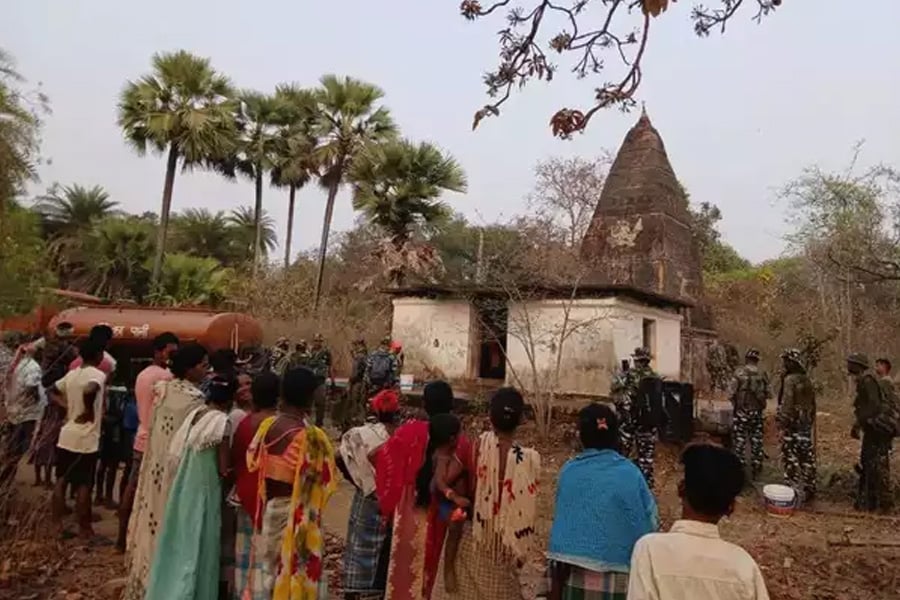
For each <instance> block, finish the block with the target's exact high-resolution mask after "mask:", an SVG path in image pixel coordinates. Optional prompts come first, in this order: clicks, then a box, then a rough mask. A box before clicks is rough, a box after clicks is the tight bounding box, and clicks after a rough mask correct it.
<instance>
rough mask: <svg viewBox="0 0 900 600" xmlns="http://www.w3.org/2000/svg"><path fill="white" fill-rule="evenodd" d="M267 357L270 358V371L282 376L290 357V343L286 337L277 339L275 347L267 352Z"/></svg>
mask: <svg viewBox="0 0 900 600" xmlns="http://www.w3.org/2000/svg"><path fill="white" fill-rule="evenodd" d="M269 355H270V356H271V366H272V371H274V372H275V373H278V374H279V375H281V374H283V373H284V370H285V368H286V367H287V362H288V359H289V358H290V356H291V343H290V341H289V340H288V339H287V338H286V337H280V338H278V341H277V342H275V345H274V346H272V349H271V350H270V351H269Z"/></svg>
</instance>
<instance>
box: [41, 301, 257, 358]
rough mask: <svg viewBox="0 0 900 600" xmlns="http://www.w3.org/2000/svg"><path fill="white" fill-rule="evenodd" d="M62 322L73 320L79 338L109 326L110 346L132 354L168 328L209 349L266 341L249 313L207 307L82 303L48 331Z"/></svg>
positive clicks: (59, 317) (64, 313)
mask: <svg viewBox="0 0 900 600" xmlns="http://www.w3.org/2000/svg"><path fill="white" fill-rule="evenodd" d="M63 322H68V323H71V324H72V326H73V327H74V328H75V336H76V337H79V338H81V337H84V336H87V335H88V333H89V332H90V330H91V327H93V326H94V325H100V324H104V325H109V326H110V327H112V330H113V340H112V343H111V345H110V349H111V350H115V349H117V348H120V349H123V350H128V351H129V352H130V353H143V352H142V351H146V350H149V348H150V343H151V341H152V340H153V338H154V337H156V336H157V335H159V334H160V333H165V332H166V331H170V332H172V333H174V334H175V335H177V336H178V339H180V340H181V341H182V342H197V343H200V344H202V345H203V346H205V347H206V349H207V350H209V351H213V350H218V349H221V348H233V349H235V350H240V349H242V348H247V347H253V346H258V345H260V344H262V341H263V332H262V326H261V325H260V323H259V321H257V320H256V319H254V318H253V317H251V316H250V315H247V314H243V313H233V312H214V311H212V310H209V309H204V308H152V307H140V306H79V307H76V308H69V309H66V310H64V311H62V312H60V313H59V314H57V315H56V316H54V317H53V319H51V320H50V323H49V325H48V330H51V331H52V330H53V329H54V328H55V327H56V325H57V324H58V323H63Z"/></svg>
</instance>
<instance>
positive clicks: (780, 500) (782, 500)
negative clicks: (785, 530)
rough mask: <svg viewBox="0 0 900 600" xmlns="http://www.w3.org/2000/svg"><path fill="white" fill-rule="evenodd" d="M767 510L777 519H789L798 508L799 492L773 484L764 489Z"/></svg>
mask: <svg viewBox="0 0 900 600" xmlns="http://www.w3.org/2000/svg"><path fill="white" fill-rule="evenodd" d="M763 497H765V499H766V510H767V511H768V513H769V514H770V515H772V516H775V517H789V516H791V515H792V514H794V509H795V508H796V506H797V492H795V491H794V489H793V488H790V487H788V486H786V485H780V484H777V483H772V484H769V485H767V486H764V487H763Z"/></svg>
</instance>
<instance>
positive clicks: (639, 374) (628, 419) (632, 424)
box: [612, 348, 659, 488]
mask: <svg viewBox="0 0 900 600" xmlns="http://www.w3.org/2000/svg"><path fill="white" fill-rule="evenodd" d="M651 358H652V357H651V355H650V351H649V350H648V349H646V348H637V349H635V351H634V354H633V355H632V359H633V361H634V367H633V368H632V369H629V370H628V371H626V372H625V373H624V376H623V377H622V378H621V379H618V380H617V381H614V382H613V389H612V394H613V397H614V398H615V402H616V412H617V413H618V415H619V419H620V423H619V448H620V451H621V452H622V455H623V456H626V457H627V456H630V454H631V449H632V447H633V446H636V450H637V460H636V462H637V466H638V468H639V469H640V470H641V472H642V473H643V474H644V477H645V478H646V479H647V485H649V486H650V487H651V488H652V487H653V458H654V455H655V453H656V432H657V429H656V427H653V426H650V425H642V424H641V423H640V422H639V419H638V417H639V415H638V414H637V413H638V410H637V408H638V406H637V403H636V397H637V393H638V385H639V384H640V382H641V380H642V379H644V378H647V377H659V375H657V374H656V373H655V372H654V371H653V369H651V368H650V360H651Z"/></svg>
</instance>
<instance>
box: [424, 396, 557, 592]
mask: <svg viewBox="0 0 900 600" xmlns="http://www.w3.org/2000/svg"><path fill="white" fill-rule="evenodd" d="M524 410H525V402H524V400H523V399H522V395H521V394H520V393H519V392H518V391H517V390H515V389H514V388H501V389H499V390H497V392H496V393H495V394H494V396H493V398H491V406H490V418H491V425H492V430H491V431H487V432H485V433H483V434H481V437H479V438H478V442H477V443H476V444H475V456H474V460H473V462H474V464H475V465H476V467H475V491H474V494H473V498H474V501H473V503H472V504H473V513H474V515H473V518H472V521H471V522H468V523H466V525H465V527H464V529H463V534H462V539H461V540H460V544H459V549H458V550H457V555H456V564H455V565H448V564H447V554H446V553H444V555H443V556H442V557H441V567H440V569H439V570H438V576H439V579H438V582H437V584H436V585H435V587H434V594H433V596H432V598H434V600H450V599H452V600H510V599H513V598H522V590H521V584H520V582H519V571H520V569H521V567H522V565H523V564H524V562H525V560H526V558H527V555H528V552H529V550H530V549H531V545H532V542H533V539H534V523H535V517H536V509H537V491H538V478H539V476H540V472H541V457H540V455H539V454H538V453H537V451H535V450H533V449H531V448H523V447H522V446H520V445H519V444H518V443H517V442H516V441H515V439H514V435H515V432H516V429H517V428H518V426H519V423H520V422H521V420H522V414H523V412H524ZM454 567H455V568H454ZM451 568H454V570H455V572H456V577H455V578H447V577H446V575H445V574H446V573H447V572H448V570H449V569H451ZM453 579H455V580H456V584H457V585H458V587H455V586H454V585H453ZM448 584H449V585H448Z"/></svg>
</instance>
